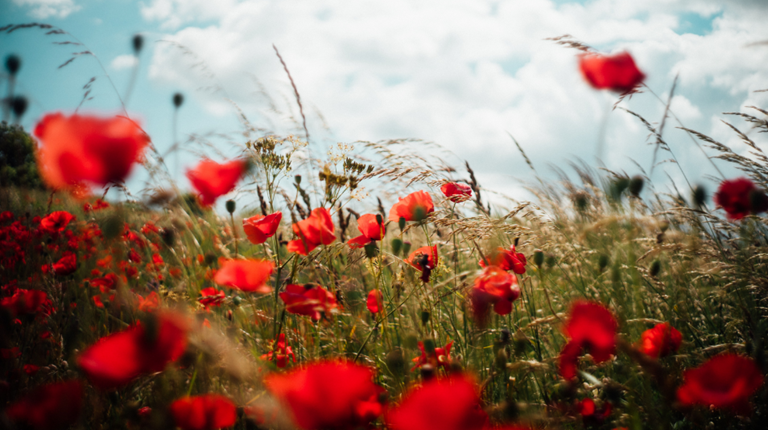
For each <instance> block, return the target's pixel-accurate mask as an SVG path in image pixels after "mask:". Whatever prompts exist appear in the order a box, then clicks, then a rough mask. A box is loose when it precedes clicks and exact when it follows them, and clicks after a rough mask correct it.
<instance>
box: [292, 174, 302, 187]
mask: <svg viewBox="0 0 768 430" xmlns="http://www.w3.org/2000/svg"><path fill="white" fill-rule="evenodd" d="M293 182H296V185H301V175H296V176H294V177H293Z"/></svg>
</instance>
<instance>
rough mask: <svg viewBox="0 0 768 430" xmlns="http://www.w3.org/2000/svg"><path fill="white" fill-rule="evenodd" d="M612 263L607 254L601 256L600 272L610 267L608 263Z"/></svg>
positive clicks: (598, 262) (599, 262)
mask: <svg viewBox="0 0 768 430" xmlns="http://www.w3.org/2000/svg"><path fill="white" fill-rule="evenodd" d="M609 262H610V259H609V258H608V256H607V255H605V254H600V256H599V257H597V266H598V267H599V268H600V272H602V271H603V270H605V268H606V267H608V263H609Z"/></svg>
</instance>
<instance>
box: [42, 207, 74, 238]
mask: <svg viewBox="0 0 768 430" xmlns="http://www.w3.org/2000/svg"><path fill="white" fill-rule="evenodd" d="M73 219H75V217H74V215H72V214H71V213H69V212H67V211H57V212H52V213H51V214H50V215H48V216H46V217H45V218H43V219H41V220H40V228H42V229H43V230H46V231H48V232H51V233H61V232H62V231H64V229H65V228H67V225H69V223H70V222H71V221H72V220H73Z"/></svg>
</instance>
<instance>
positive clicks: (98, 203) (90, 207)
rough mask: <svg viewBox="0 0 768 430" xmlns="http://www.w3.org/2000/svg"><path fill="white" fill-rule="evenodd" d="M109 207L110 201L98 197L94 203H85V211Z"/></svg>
mask: <svg viewBox="0 0 768 430" xmlns="http://www.w3.org/2000/svg"><path fill="white" fill-rule="evenodd" d="M108 207H109V203H107V202H105V201H104V200H102V199H96V201H95V202H94V203H93V204H90V203H84V204H83V212H91V211H98V210H101V209H106V208H108Z"/></svg>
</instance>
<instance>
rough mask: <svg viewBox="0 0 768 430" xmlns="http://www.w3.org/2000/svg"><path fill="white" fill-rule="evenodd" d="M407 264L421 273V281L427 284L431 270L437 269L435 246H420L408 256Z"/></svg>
mask: <svg viewBox="0 0 768 430" xmlns="http://www.w3.org/2000/svg"><path fill="white" fill-rule="evenodd" d="M407 261H408V264H410V265H411V266H413V267H415V268H416V269H418V270H419V271H421V280H422V281H423V282H429V277H430V275H431V274H432V270H434V268H435V267H437V263H438V256H437V245H432V246H422V247H421V248H419V249H417V250H415V251H413V252H412V253H411V255H409V256H408V260H407Z"/></svg>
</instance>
